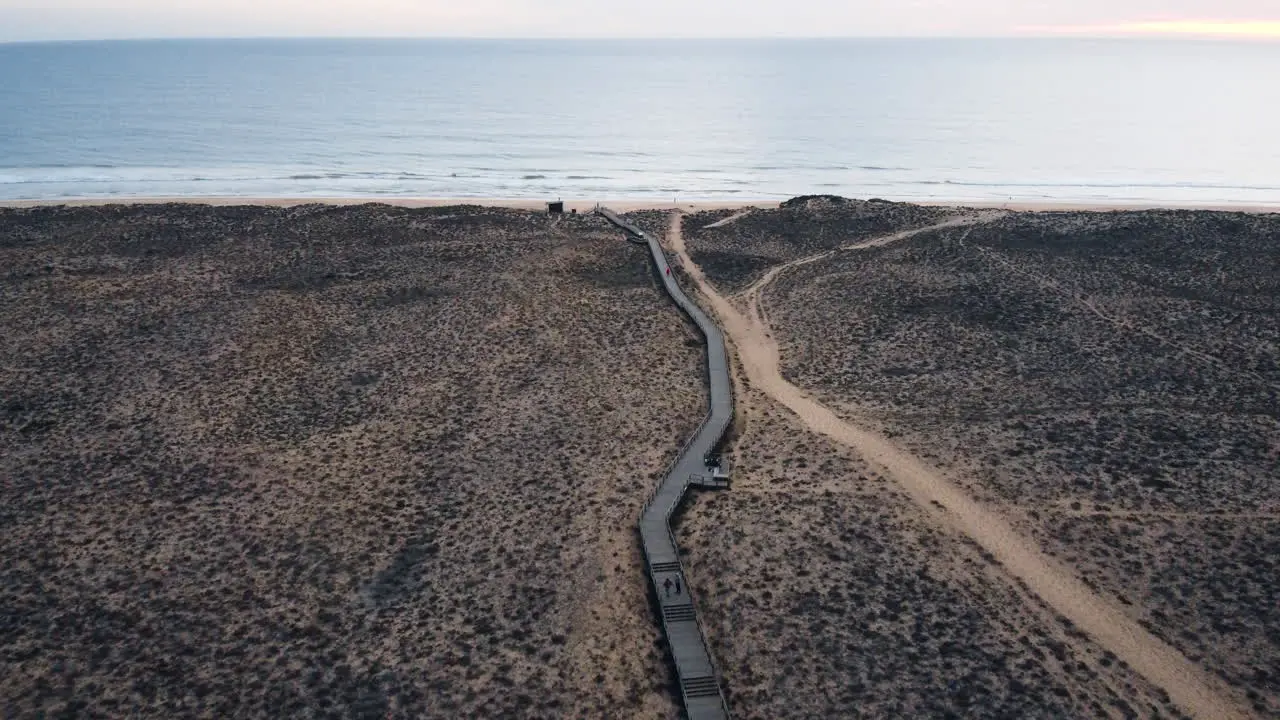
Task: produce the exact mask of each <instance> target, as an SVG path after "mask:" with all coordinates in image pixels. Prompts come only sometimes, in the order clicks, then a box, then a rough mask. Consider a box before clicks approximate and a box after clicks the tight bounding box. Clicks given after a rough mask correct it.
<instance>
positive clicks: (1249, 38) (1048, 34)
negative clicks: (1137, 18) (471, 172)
mask: <svg viewBox="0 0 1280 720" xmlns="http://www.w3.org/2000/svg"><path fill="white" fill-rule="evenodd" d="M1034 30H1035V32H1029V33H1007V34H978V35H959V34H956V35H944V34H937V35H666V36H662V35H171V36H145V35H140V36H136V37H102V38H45V39H32V40H0V45H55V44H76V43H112V42H227V41H262V40H272V41H308V40H316V41H333V40H359V41H370V40H386V41H414V40H436V41H438V40H452V41H477V40H481V41H483V40H488V41H543V42H546V41H557V42H602V41H609V42H617V41H645V42H654V41H712V40H775V41H797V40H799V41H833V40H1139V41H1151V40H1180V41H1210V42H1232V43H1238V42H1246V43H1258V42H1262V43H1266V42H1280V36H1270V35H1232V34H1192V33H1139V32H1120V31H1113V32H1099V33H1097V34H1094V33H1091V32H1082V31H1081V30H1083V28H1062V29H1052V28H1044V27H1038V28H1034Z"/></svg>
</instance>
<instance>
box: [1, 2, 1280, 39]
mask: <svg viewBox="0 0 1280 720" xmlns="http://www.w3.org/2000/svg"><path fill="white" fill-rule="evenodd" d="M1051 34H1082V35H1201V36H1225V37H1246V38H1258V37H1262V38H1271V39H1280V0H0V42H8V41H17V40H81V39H102V38H139V37H142V38H156V37H294V36H326V37H337V36H359V37H375V36H397V37H440V36H447V37H628V36H631V37H689V36H693V37H744V36H745V37H829V36H839V37H865V36H881V37H882V36H890V37H895V36H986V37H990V36H1004V35H1051Z"/></svg>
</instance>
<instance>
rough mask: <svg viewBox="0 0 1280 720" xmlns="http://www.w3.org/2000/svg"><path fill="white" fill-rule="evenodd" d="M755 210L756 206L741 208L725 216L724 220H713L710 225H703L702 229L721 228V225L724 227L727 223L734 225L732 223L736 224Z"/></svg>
mask: <svg viewBox="0 0 1280 720" xmlns="http://www.w3.org/2000/svg"><path fill="white" fill-rule="evenodd" d="M753 212H755V208H747V209H746V210H740V211H738V212H736V213H734V214H732V215H730V216H729V217H727V218H725V219H723V220H720V221H719V222H713V223H711V224H710V225H703V226H702V229H703V230H710V229H712V228H719V227H724V226H726V225H732V224H734V223H736V222H738V221H739V220H741V219H742V218H744V217H746V216H748V215H750V214H751V213H753Z"/></svg>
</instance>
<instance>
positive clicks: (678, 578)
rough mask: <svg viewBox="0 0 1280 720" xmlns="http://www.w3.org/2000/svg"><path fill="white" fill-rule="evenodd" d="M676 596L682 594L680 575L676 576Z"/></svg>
mask: <svg viewBox="0 0 1280 720" xmlns="http://www.w3.org/2000/svg"><path fill="white" fill-rule="evenodd" d="M676 594H677V595H679V594H680V576H679V575H677V576H676Z"/></svg>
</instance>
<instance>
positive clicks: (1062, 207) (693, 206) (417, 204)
mask: <svg viewBox="0 0 1280 720" xmlns="http://www.w3.org/2000/svg"><path fill="white" fill-rule="evenodd" d="M850 199H861V198H850ZM782 202H783V201H778V200H693V201H689V202H672V201H660V200H639V199H626V198H614V199H602V200H565V201H564V207H565V211H566V212H568V211H570V210H577V211H578V212H590V211H591V210H592V209H594V208H595V206H596V205H597V203H598V204H601V205H607V206H608V207H609V208H611V209H613V210H616V211H618V212H635V211H639V210H675V209H680V210H695V211H703V210H745V209H748V208H760V209H766V210H767V209H774V208H777V207H778V206H779V205H781V203H782ZM892 202H899V203H907V204H912V205H920V206H925V207H970V208H977V209H983V210H1012V211H1016V212H1128V211H1133V212H1136V211H1142V210H1203V211H1209V212H1243V213H1250V214H1272V213H1280V202H1277V203H1275V204H1262V205H1260V204H1257V203H1229V202H1228V203H1177V202H1170V203H1161V202H1128V203H1126V202H1086V201H1078V200H1062V201H1013V202H995V201H981V200H978V201H974V200H934V199H929V200H927V201H915V200H894V201H892ZM170 203H176V204H182V205H210V206H215V207H229V206H237V205H241V206H244V205H248V206H260V207H296V206H299V205H333V206H345V205H367V204H381V205H392V206H396V207H407V208H431V207H449V206H454V205H478V206H481V207H495V208H507V209H514V210H545V209H546V204H547V201H545V200H533V199H517V198H488V197H484V198H481V197H455V198H449V197H419V198H397V197H385V198H384V197H377V196H357V197H234V196H208V197H201V196H195V195H192V196H176V197H122V198H65V199H63V198H59V199H46V200H0V208H16V209H21V208H36V207H61V206H65V207H101V206H107V205H163V204H170Z"/></svg>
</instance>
